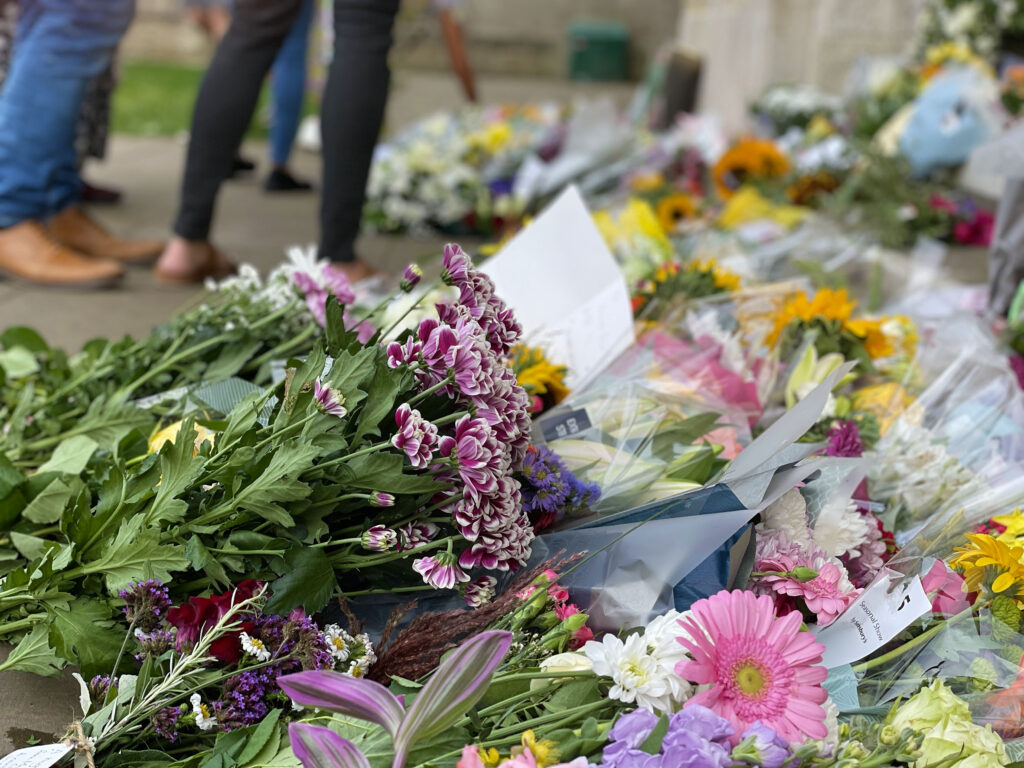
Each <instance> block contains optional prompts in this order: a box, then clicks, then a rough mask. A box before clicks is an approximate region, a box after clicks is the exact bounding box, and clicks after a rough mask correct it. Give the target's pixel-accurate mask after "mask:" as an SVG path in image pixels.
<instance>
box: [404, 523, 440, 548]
mask: <svg viewBox="0 0 1024 768" xmlns="http://www.w3.org/2000/svg"><path fill="white" fill-rule="evenodd" d="M440 531H441V529H440V528H438V527H437V526H436V525H434V524H433V523H406V524H405V525H403V526H401V527H399V529H398V546H397V547H396V549H397V550H398V551H399V552H408V551H409V550H410V549H416V547H422V546H423V545H424V544H429V543H430V542H432V541H433V540H434V539H436V538H437V534H438V533H440Z"/></svg>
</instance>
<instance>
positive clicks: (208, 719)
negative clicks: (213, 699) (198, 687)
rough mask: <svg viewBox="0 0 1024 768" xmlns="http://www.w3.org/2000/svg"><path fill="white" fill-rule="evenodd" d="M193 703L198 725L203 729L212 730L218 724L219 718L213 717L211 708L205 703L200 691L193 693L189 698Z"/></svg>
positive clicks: (193, 711)
mask: <svg viewBox="0 0 1024 768" xmlns="http://www.w3.org/2000/svg"><path fill="white" fill-rule="evenodd" d="M189 702H190V703H191V704H192V713H193V714H194V715H195V716H196V725H197V726H198V727H199V730H201V731H210V730H213V729H214V728H215V727H216V726H217V718H215V717H213V714H212V713H211V712H210V708H209V707H208V706H206V705H205V704H203V700H202V699H201V698H200V696H199V694H198V693H193V694H192V697H191V698H190V699H189Z"/></svg>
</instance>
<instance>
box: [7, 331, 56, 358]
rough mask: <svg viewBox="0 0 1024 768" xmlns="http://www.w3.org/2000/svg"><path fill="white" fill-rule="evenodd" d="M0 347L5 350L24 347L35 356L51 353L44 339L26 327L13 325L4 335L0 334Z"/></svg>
mask: <svg viewBox="0 0 1024 768" xmlns="http://www.w3.org/2000/svg"><path fill="white" fill-rule="evenodd" d="M0 346H2V347H3V348H4V349H11V348H12V347H24V348H25V349H27V350H28V351H29V352H32V353H33V354H39V353H40V352H49V351H50V347H49V346H48V345H47V343H46V341H45V340H44V339H43V337H42V336H40V335H39V334H38V333H37V332H36V331H34V330H33V329H31V328H27V327H25V326H24V325H12V326H11V327H10V328H8V329H7V330H6V331H4V332H3V333H0Z"/></svg>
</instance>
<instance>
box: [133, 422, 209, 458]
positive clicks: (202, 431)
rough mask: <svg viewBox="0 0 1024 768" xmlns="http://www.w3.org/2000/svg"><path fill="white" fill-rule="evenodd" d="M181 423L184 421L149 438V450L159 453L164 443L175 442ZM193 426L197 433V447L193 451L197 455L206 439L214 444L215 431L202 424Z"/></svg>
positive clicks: (170, 425) (171, 425)
mask: <svg viewBox="0 0 1024 768" xmlns="http://www.w3.org/2000/svg"><path fill="white" fill-rule="evenodd" d="M181 425H182V422H180V421H176V422H174V423H173V424H169V425H168V426H166V427H164V428H163V429H161V430H160V431H159V432H157V433H156V434H155V435H153V436H152V437H151V438H149V452H150V453H158V452H159V451H160V449H161V448H163V447H164V444H166V443H173V442H174V441H175V439H177V437H178V433H179V432H180V431H181ZM192 427H193V429H194V430H195V434H196V439H195V449H194V450H193V451H192V455H193V456H195V455H196V454H197V453H199V448H200V446H201V445H202V444H203V443H204V442H205V441H207V440H208V441H209V442H210V445H213V439H214V433H213V432H211V431H210V430H208V429H207V428H206V427H204V426H202V425H201V424H193V425H192Z"/></svg>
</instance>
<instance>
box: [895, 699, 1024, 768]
mask: <svg viewBox="0 0 1024 768" xmlns="http://www.w3.org/2000/svg"><path fill="white" fill-rule="evenodd" d="M960 703H961V704H963V702H962V701H961V702H960ZM965 706H966V705H965ZM957 754H962V755H964V756H965V757H969V756H971V755H978V756H979V757H980V758H988V761H987V762H986V761H982V762H981V763H980V764H981V765H991V766H997V765H1006V764H1007V763H1009V762H1010V760H1009V758H1008V757H1007V755H1006V747H1004V746H1003V740H1002V739H1001V738H1000V737H999V734H998V733H996V732H995V731H993V730H992V726H991V725H986V726H985V727H984V728H982V727H981V726H980V725H975V724H974V723H972V722H971V719H970V714H968V715H967V716H966V718H959V717H956V716H953V715H946V716H945V717H943V718H942V720H940V721H939V722H938V723H937V724H936V725H935V727H933V728H932V729H931V730H930V731H928V732H927V733H926V734H925V735H924V741H922V742H921V757H919V758H918V760H917V762H916V763H915V764H914V765H915V768H925V766H928V765H935V764H937V763H939V762H941V761H942V760H944V759H946V758H949V757H952V756H953V755H957ZM957 765H964V762H963V761H961V762H958V763H957Z"/></svg>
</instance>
